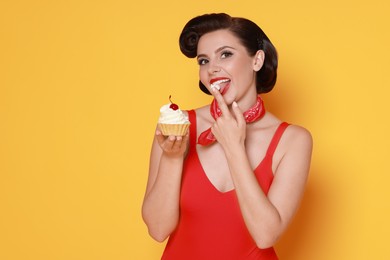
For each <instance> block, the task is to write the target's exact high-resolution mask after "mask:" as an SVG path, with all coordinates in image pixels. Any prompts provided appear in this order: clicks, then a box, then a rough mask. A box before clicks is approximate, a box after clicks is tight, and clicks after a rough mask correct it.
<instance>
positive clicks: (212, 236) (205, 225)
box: [161, 110, 288, 260]
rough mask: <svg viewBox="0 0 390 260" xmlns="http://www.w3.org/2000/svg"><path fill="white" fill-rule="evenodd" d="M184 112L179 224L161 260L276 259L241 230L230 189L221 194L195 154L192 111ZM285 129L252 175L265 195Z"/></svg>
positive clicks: (280, 131) (282, 129)
mask: <svg viewBox="0 0 390 260" xmlns="http://www.w3.org/2000/svg"><path fill="white" fill-rule="evenodd" d="M188 113H189V120H190V122H191V126H190V147H189V153H188V155H187V158H186V160H185V162H184V167H183V178H182V186H181V195H180V219H179V223H178V226H177V228H176V230H175V231H174V232H173V233H172V234H171V235H170V237H169V241H168V243H167V246H166V248H165V251H164V253H163V256H162V258H161V259H164V260H247V259H248V260H249V259H267V260H268V259H278V257H277V255H276V253H275V251H274V249H273V247H271V248H268V249H260V248H258V247H257V246H256V243H255V242H254V240H253V239H252V237H251V235H250V234H249V231H248V229H247V227H246V226H245V223H244V220H243V217H242V215H241V211H240V207H239V204H238V200H237V197H236V193H235V191H234V189H233V190H231V191H228V192H220V191H218V190H217V189H216V188H215V187H214V186H213V185H212V183H211V182H210V181H209V179H208V178H207V176H206V174H205V172H204V170H203V168H202V165H201V163H200V160H199V158H198V154H197V152H196V138H197V134H196V114H195V111H194V110H191V111H188ZM287 126H288V124H287V123H282V124H280V126H279V127H278V129H277V130H276V132H275V134H274V137H273V138H272V141H271V143H270V145H269V147H268V150H267V153H266V156H265V157H264V159H263V160H262V161H261V163H260V164H259V165H258V166H257V168H256V169H255V170H254V173H255V174H256V177H257V180H258V182H259V184H260V186H261V188H262V189H263V191H264V192H265V193H266V194H267V193H268V190H269V187H270V186H271V184H272V180H273V173H272V156H273V153H274V151H275V149H276V147H277V144H278V142H279V139H280V137H281V136H282V134H283V132H284V130H285V129H286V127H287Z"/></svg>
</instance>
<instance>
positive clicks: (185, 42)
mask: <svg viewBox="0 0 390 260" xmlns="http://www.w3.org/2000/svg"><path fill="white" fill-rule="evenodd" d="M221 29H227V30H229V31H230V32H232V33H233V34H234V35H235V36H236V37H237V38H238V39H239V40H240V41H241V43H242V44H243V45H244V46H245V48H246V50H247V51H248V54H249V55H250V56H254V55H255V54H256V52H257V51H258V50H263V51H264V53H265V59H264V64H263V67H262V68H261V69H260V70H259V71H258V72H257V74H256V89H257V93H259V94H260V93H267V92H270V91H271V90H272V89H273V87H274V85H275V83H276V76H277V68H278V55H277V52H276V49H275V47H274V46H273V44H272V43H271V41H270V40H269V39H268V37H267V35H265V33H264V32H263V30H262V29H261V28H260V27H259V26H258V25H257V24H255V23H254V22H252V21H250V20H248V19H245V18H241V17H231V16H229V15H228V14H225V13H212V14H204V15H201V16H197V17H194V18H192V19H191V20H190V21H189V22H188V23H187V24H186V25H185V26H184V28H183V31H182V32H181V34H180V38H179V44H180V50H181V52H182V53H183V54H184V55H185V56H187V57H188V58H195V57H196V56H197V47H198V41H199V39H200V37H202V35H204V34H206V33H209V32H213V31H217V30H221ZM199 87H200V89H201V90H202V91H203V92H205V93H207V94H210V92H209V91H208V90H207V88H206V87H205V86H204V85H203V84H202V82H200V81H199Z"/></svg>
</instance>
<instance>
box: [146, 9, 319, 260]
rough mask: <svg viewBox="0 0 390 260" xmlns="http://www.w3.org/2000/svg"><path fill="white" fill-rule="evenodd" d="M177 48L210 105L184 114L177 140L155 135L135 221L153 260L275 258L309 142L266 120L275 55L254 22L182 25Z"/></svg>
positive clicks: (200, 20)
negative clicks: (149, 240) (157, 254)
mask: <svg viewBox="0 0 390 260" xmlns="http://www.w3.org/2000/svg"><path fill="white" fill-rule="evenodd" d="M180 49H181V51H182V52H183V54H184V55H186V56H187V57H189V58H195V57H196V58H197V62H198V64H199V78H200V82H199V84H200V88H201V90H202V91H204V92H205V93H207V94H212V95H213V96H214V100H213V102H212V104H210V105H207V106H204V107H201V108H198V109H195V110H190V111H187V113H188V116H189V119H190V121H191V126H190V130H189V133H188V134H187V135H185V136H183V137H181V136H168V137H165V136H163V135H162V134H161V132H160V131H159V130H156V135H155V140H154V143H153V146H152V151H151V158H150V169H149V179H148V184H147V188H146V194H145V199H144V203H143V209H142V213H143V218H144V221H145V223H146V224H147V226H148V229H149V233H150V235H151V236H152V237H153V238H154V239H156V240H157V241H164V240H165V239H166V238H168V237H169V241H168V243H167V246H166V248H165V251H164V254H163V256H162V259H201V260H205V259H213V260H215V259H217V260H218V259H223V260H226V259H235V260H236V259H238V260H240V259H277V255H276V253H275V251H274V249H273V245H274V244H275V243H276V242H277V240H278V239H279V237H280V236H281V235H282V234H283V232H284V231H285V230H286V228H287V226H288V224H289V223H290V221H291V219H292V218H293V215H294V213H295V212H296V210H297V208H298V206H299V203H300V200H301V197H302V195H303V192H304V187H305V184H306V180H307V175H308V172H309V166H310V158H311V151H312V138H311V135H310V133H309V132H308V131H307V130H306V129H304V128H302V127H300V126H296V125H289V124H287V123H285V122H282V121H281V120H280V119H278V118H277V117H275V116H274V115H272V114H271V113H270V112H268V111H265V107H264V104H263V101H262V99H261V95H260V94H262V93H267V92H269V91H271V90H272V88H273V86H274V84H275V82H276V70H277V54H276V50H275V48H274V46H273V45H272V43H271V42H270V40H269V39H268V37H267V36H266V35H265V34H264V32H263V31H262V30H261V29H260V28H259V27H258V26H257V25H256V24H254V23H253V22H251V21H249V20H247V19H244V18H234V17H230V16H229V15H227V14H223V13H222V14H206V15H202V16H198V17H195V18H193V19H192V20H190V21H189V22H188V23H187V24H186V25H185V27H184V29H183V31H182V33H181V35H180Z"/></svg>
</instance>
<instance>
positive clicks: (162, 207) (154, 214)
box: [142, 130, 188, 242]
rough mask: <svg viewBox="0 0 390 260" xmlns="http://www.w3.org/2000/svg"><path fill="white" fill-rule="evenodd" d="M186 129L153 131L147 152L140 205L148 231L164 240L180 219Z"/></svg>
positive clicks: (186, 138) (156, 238)
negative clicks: (146, 173)
mask: <svg viewBox="0 0 390 260" xmlns="http://www.w3.org/2000/svg"><path fill="white" fill-rule="evenodd" d="M187 146H188V133H187V135H186V136H184V137H181V136H179V137H175V136H169V137H167V138H166V137H164V136H163V135H162V134H161V132H160V131H158V130H157V131H156V136H155V138H154V141H153V145H152V150H151V154H150V165H149V177H148V183H147V187H146V192H145V198H144V201H143V205H142V217H143V219H144V221H145V223H146V225H147V226H148V230H149V234H150V235H151V236H152V237H153V238H154V239H155V240H157V241H160V242H162V241H164V240H165V239H166V238H167V237H168V236H169V235H170V234H171V232H172V231H173V230H174V229H175V228H176V225H177V222H178V219H179V197H180V184H181V176H182V169H183V161H184V154H185V151H186V149H187Z"/></svg>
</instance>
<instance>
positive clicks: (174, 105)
mask: <svg viewBox="0 0 390 260" xmlns="http://www.w3.org/2000/svg"><path fill="white" fill-rule="evenodd" d="M169 101H170V102H171V105H170V106H169V108H172V109H173V110H178V109H179V106H178V105H176V104H175V103H173V102H172V100H171V95H169Z"/></svg>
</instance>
